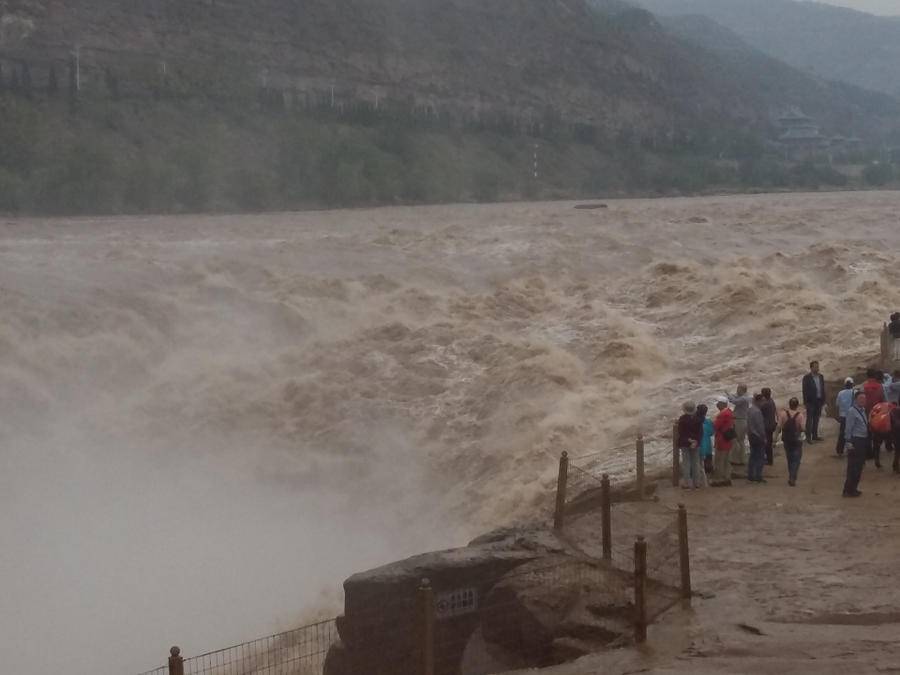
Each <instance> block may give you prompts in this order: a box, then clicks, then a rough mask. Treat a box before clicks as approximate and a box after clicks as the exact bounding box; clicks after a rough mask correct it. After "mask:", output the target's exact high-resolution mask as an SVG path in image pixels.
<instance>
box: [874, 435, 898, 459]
mask: <svg viewBox="0 0 900 675" xmlns="http://www.w3.org/2000/svg"><path fill="white" fill-rule="evenodd" d="M882 443H884V451H885V452H892V451H893V450H894V435H893V434H890V433H887V434H883V433H880V432H878V431H873V432H872V459H874V460H875V466H881V444H882Z"/></svg>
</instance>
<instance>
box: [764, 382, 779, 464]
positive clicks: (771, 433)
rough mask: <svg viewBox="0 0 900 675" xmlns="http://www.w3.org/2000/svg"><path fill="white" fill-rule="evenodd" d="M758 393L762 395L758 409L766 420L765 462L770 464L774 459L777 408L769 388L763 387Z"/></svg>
mask: <svg viewBox="0 0 900 675" xmlns="http://www.w3.org/2000/svg"><path fill="white" fill-rule="evenodd" d="M760 393H761V394H762V397H763V402H762V406H761V407H760V409H761V410H762V414H763V419H764V420H765V422H766V464H768V465H769V466H772V463H773V461H774V459H775V448H774V443H773V439H774V437H775V429H777V428H778V408H777V407H776V406H775V401H773V400H772V390H771V389H769V388H768V387H764V388H763V389H762V391H760Z"/></svg>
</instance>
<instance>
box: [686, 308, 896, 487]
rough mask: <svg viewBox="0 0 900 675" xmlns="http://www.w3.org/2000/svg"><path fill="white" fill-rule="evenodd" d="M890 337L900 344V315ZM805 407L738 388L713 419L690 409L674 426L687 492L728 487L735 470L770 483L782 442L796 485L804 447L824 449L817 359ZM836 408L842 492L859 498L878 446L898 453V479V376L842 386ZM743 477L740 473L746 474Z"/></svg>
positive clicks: (872, 375) (806, 383)
mask: <svg viewBox="0 0 900 675" xmlns="http://www.w3.org/2000/svg"><path fill="white" fill-rule="evenodd" d="M891 321H892V323H891V334H892V335H894V331H895V330H896V331H897V334H896V336H895V337H896V338H898V339H897V340H895V342H900V314H896V315H894V316H892V317H891ZM802 391H803V394H802V397H803V402H802V406H801V402H800V400H799V399H798V398H797V397H794V398H791V399H790V400H789V401H788V403H787V405H786V406H784V407H782V408H779V406H778V405H777V404H776V403H775V400H774V399H773V398H772V390H771V389H769V388H763V389H761V390H760V391H759V393H755V394H750V393H749V391H748V389H747V386H746V385H743V384H741V385H739V386H738V387H737V391H736V392H735V393H734V394H730V393H724V395H723V396H719V397H718V398H716V401H715V406H716V411H717V412H716V413H715V414H714V416H713V417H710V411H709V408H708V407H707V406H705V405H695V404H694V403H693V402H688V403H685V404H684V406H683V409H682V412H683V414H682V415H681V417H680V418H679V419H678V424H677V431H676V434H677V447H678V450H679V451H680V453H681V471H682V480H681V486H682V487H683V488H685V489H691V488H704V487H707V486H712V487H724V486H729V485H731V484H732V483H731V481H732V478H733V476H734V474H735V472H740V473H742V474H743V470H742V469H741V468H740V467H746V479H747V480H748V481H750V482H751V483H765V482H766V480H765V479H764V478H763V467H764V466H765V465H772V464H773V462H774V448H775V446H776V444H777V442H778V441H779V440H780V442H781V444H782V445H783V447H784V454H785V458H786V461H787V470H788V485H790V486H792V487H793V486H795V485H796V484H797V480H798V476H799V471H800V462H801V460H802V457H803V448H804V445H810V444H813V443H819V442H821V441H822V440H823V439H822V438H821V436H819V422H820V420H821V417H822V414H823V412H824V411H825V403H826V390H825V378H824V377H823V375H822V374H821V373H820V372H819V363H818V362H817V361H813V362H812V363H810V365H809V372H808V373H807V374H806V375H805V376H804V377H803V382H802ZM835 405H836V406H837V417H838V420H839V422H840V432H839V434H838V438H837V444H836V447H835V452H836V454H838V455H841V456H844V455H846V459H847V471H846V480H845V482H844V491H843V494H844V496H845V497H859V496H860V495H861V494H862V492H860V491H859V481H860V478H861V476H862V472H863V468H864V466H865V463H866V461H867V460H873V461H874V464H875V467H876V468H879V469H880V468H881V447H882V445H883V446H884V448H885V451H886V452H888V453H890V452H893V453H894V461H893V470H894V472H895V473H898V474H900V370H895V371H894V373H893V375H886V374H884V373H882V372H881V371H879V370H878V369H876V368H870V369H869V371H868V373H867V378H866V381H865V382H864V383H863V384H862V386H860V387H856V384H855V382H854V381H853V378H851V377H848V378H846V380H845V381H844V387H843V389H842V390H841V391H840V392H839V393H838V394H837V397H836V401H835ZM742 477H743V475H742Z"/></svg>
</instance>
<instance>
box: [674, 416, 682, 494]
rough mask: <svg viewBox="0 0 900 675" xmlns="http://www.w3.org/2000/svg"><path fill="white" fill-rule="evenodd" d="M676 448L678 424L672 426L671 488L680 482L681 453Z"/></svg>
mask: <svg viewBox="0 0 900 675" xmlns="http://www.w3.org/2000/svg"><path fill="white" fill-rule="evenodd" d="M679 450H680V449H679V447H678V422H675V424H674V425H672V487H678V484H679V483H680V482H681V457H680V456H679V455H680V454H681V453H680V451H679Z"/></svg>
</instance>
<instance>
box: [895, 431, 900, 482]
mask: <svg viewBox="0 0 900 675" xmlns="http://www.w3.org/2000/svg"><path fill="white" fill-rule="evenodd" d="M894 471H896V472H897V473H900V430H897V431H895V432H894Z"/></svg>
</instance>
